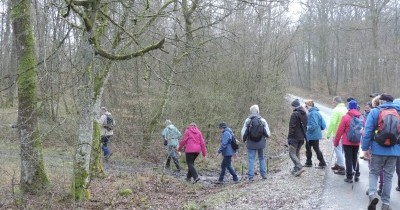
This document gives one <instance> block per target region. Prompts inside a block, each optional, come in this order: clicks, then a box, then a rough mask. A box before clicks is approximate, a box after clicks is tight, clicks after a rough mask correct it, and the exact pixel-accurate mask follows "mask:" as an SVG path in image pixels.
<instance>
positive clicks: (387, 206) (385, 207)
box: [381, 204, 392, 210]
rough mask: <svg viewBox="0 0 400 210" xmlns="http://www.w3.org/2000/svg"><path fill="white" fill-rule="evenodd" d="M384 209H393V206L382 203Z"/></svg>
mask: <svg viewBox="0 0 400 210" xmlns="http://www.w3.org/2000/svg"><path fill="white" fill-rule="evenodd" d="M381 209H382V210H392V207H390V206H389V205H387V204H382V208H381Z"/></svg>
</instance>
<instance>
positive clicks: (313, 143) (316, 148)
mask: <svg viewBox="0 0 400 210" xmlns="http://www.w3.org/2000/svg"><path fill="white" fill-rule="evenodd" d="M311 147H312V148H313V149H314V152H315V154H317V159H318V160H319V166H326V163H325V160H324V156H323V155H322V152H321V150H320V149H319V140H309V141H306V156H307V161H306V164H307V165H312V159H311V158H312V152H311Z"/></svg>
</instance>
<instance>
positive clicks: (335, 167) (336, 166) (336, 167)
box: [331, 163, 340, 171]
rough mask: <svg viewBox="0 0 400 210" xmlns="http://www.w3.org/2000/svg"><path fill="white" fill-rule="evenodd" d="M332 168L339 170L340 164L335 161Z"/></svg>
mask: <svg viewBox="0 0 400 210" xmlns="http://www.w3.org/2000/svg"><path fill="white" fill-rule="evenodd" d="M331 169H332V170H334V171H337V170H339V169H340V166H339V165H338V164H336V163H335V165H334V166H332V167H331Z"/></svg>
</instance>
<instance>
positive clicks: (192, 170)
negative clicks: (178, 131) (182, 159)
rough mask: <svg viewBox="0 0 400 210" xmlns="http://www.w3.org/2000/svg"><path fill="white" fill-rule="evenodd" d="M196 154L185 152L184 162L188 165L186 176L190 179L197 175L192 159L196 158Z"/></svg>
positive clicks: (197, 154) (195, 177)
mask: <svg viewBox="0 0 400 210" xmlns="http://www.w3.org/2000/svg"><path fill="white" fill-rule="evenodd" d="M197 156H199V153H186V163H187V166H188V173H187V176H186V178H187V179H190V178H192V177H193V179H194V180H196V179H197V178H198V177H199V175H197V171H196V168H195V167H194V161H195V160H196V158H197Z"/></svg>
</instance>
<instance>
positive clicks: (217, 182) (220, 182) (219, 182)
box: [215, 180, 224, 184]
mask: <svg viewBox="0 0 400 210" xmlns="http://www.w3.org/2000/svg"><path fill="white" fill-rule="evenodd" d="M215 184H224V181H221V180H218V181H216V182H215Z"/></svg>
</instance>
